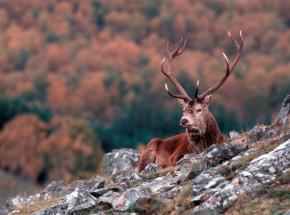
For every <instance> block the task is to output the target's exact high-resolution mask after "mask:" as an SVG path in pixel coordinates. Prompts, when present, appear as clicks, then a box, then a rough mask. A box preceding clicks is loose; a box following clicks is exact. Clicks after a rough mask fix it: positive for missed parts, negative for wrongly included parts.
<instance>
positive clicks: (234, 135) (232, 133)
mask: <svg viewBox="0 0 290 215" xmlns="http://www.w3.org/2000/svg"><path fill="white" fill-rule="evenodd" d="M229 135H230V138H231V139H232V138H236V137H238V136H239V135H240V133H239V132H237V131H234V130H233V131H230V133H229Z"/></svg>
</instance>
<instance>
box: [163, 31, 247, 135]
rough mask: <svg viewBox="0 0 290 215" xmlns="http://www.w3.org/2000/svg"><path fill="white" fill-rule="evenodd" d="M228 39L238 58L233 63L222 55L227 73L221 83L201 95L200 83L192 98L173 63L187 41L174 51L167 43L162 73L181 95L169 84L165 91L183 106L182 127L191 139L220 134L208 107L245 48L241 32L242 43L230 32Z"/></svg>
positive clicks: (182, 42)
mask: <svg viewBox="0 0 290 215" xmlns="http://www.w3.org/2000/svg"><path fill="white" fill-rule="evenodd" d="M227 35H228V37H229V38H230V40H231V41H232V43H233V44H234V45H235V47H236V52H237V53H236V56H235V58H234V60H233V61H232V63H230V62H229V60H228V57H227V56H226V54H225V53H222V55H223V58H224V60H225V64H226V72H225V75H224V76H223V77H222V79H221V80H220V81H218V82H217V83H215V84H214V85H213V86H212V87H210V88H209V89H208V90H206V91H205V92H203V93H201V94H199V89H198V87H199V81H197V84H196V90H195V93H194V97H193V98H192V97H190V96H189V95H188V94H187V92H186V91H185V89H184V88H183V87H182V85H181V84H180V83H179V81H178V80H177V79H176V78H175V77H174V76H173V69H172V63H173V60H174V59H175V58H176V57H177V56H179V55H181V54H182V53H183V51H184V49H185V46H186V42H187V39H181V40H180V42H179V45H178V48H177V49H176V50H174V51H170V50H169V42H168V43H167V49H166V57H164V58H163V60H162V62H161V72H162V73H163V74H164V75H165V76H166V77H167V78H168V79H169V81H170V82H171V83H172V84H173V85H174V86H175V88H176V90H177V91H178V93H179V94H174V93H172V92H170V91H169V89H168V86H167V84H165V89H166V91H167V93H168V94H169V95H170V96H171V97H173V98H176V99H177V100H178V102H179V103H180V104H181V106H182V110H183V116H182V117H181V119H180V125H181V126H182V127H184V128H186V130H187V132H188V134H189V135H190V138H191V139H197V138H200V137H201V136H204V135H206V134H207V133H214V132H215V131H216V132H219V133H220V130H219V128H218V126H217V123H216V120H215V118H214V116H213V115H212V114H211V113H210V112H209V110H208V105H209V102H210V98H211V96H212V94H213V93H214V92H215V91H216V90H218V89H219V88H220V87H221V86H222V85H223V84H224V83H225V81H226V80H227V79H228V77H229V76H230V74H232V72H233V71H234V70H235V68H236V65H237V63H238V62H239V60H240V55H241V50H242V48H243V35H242V31H240V41H239V42H238V41H237V40H236V39H235V38H234V37H233V36H232V35H231V33H230V32H228V34H227ZM165 61H167V62H166V65H167V69H166V70H165V69H164V63H165Z"/></svg>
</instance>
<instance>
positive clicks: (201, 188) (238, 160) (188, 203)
mask: <svg viewBox="0 0 290 215" xmlns="http://www.w3.org/2000/svg"><path fill="white" fill-rule="evenodd" d="M286 106H287V105H286ZM282 108H285V106H283V105H282ZM280 112H281V111H280ZM283 116H284V118H281V120H279V123H278V124H277V123H276V122H275V123H273V125H269V126H264V125H257V126H255V127H254V128H253V129H251V130H250V131H248V132H246V133H243V134H235V135H234V136H233V137H232V138H231V139H229V141H227V142H226V143H224V144H222V145H212V146H211V147H210V148H208V149H207V150H206V151H205V152H203V153H202V154H200V155H198V156H194V155H193V154H188V155H186V156H184V157H183V158H182V159H181V160H180V161H179V162H178V164H177V165H175V166H172V167H168V168H166V169H160V168H158V167H157V166H156V165H155V164H150V165H148V166H147V167H146V168H145V169H144V170H143V171H142V172H141V173H138V172H136V166H137V163H138V160H139V153H138V152H136V151H134V150H130V149H121V150H114V151H113V152H111V153H108V154H106V155H105V157H104V175H105V176H97V177H95V178H93V179H90V180H87V181H83V180H78V181H75V182H73V183H70V184H67V185H65V184H64V183H63V182H52V183H51V184H49V185H48V186H47V187H46V188H45V189H44V190H43V191H42V192H40V193H38V194H35V195H32V196H27V197H21V196H18V197H15V198H12V199H10V200H8V201H7V202H6V205H4V206H3V207H2V209H1V210H0V212H2V213H5V214H7V213H10V214H17V213H20V214H21V213H22V210H23V208H26V210H27V208H28V209H29V208H31V214H34V215H44V214H129V213H131V212H135V213H138V214H170V213H172V214H199V215H200V214H222V213H224V212H226V211H227V210H228V209H229V208H230V207H231V206H232V205H233V204H235V202H236V201H237V199H238V198H239V197H240V196H242V195H244V194H250V195H251V196H253V197H255V196H257V195H258V194H259V192H260V191H259V190H260V188H261V187H265V186H266V187H267V186H272V185H273V184H275V183H277V178H278V177H281V176H282V175H283V174H289V172H290V116H289V114H286V115H285V114H284V115H283ZM289 182H290V180H289ZM54 199H56V201H55V202H54V201H53V200H54ZM47 201H50V202H52V203H51V204H50V205H47V204H44V205H45V206H44V207H43V208H41V209H39V208H37V209H33V207H32V206H33V205H35V204H43V203H45V202H47ZM31 205H32V206H31ZM288 209H289V208H288ZM284 212H285V214H287V213H288V212H287V210H285V211H284Z"/></svg>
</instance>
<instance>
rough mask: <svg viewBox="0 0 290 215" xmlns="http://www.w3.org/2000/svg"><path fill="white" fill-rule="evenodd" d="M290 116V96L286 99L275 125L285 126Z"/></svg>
mask: <svg viewBox="0 0 290 215" xmlns="http://www.w3.org/2000/svg"><path fill="white" fill-rule="evenodd" d="M288 115H290V94H288V95H287V96H286V98H285V99H284V101H283V103H282V105H281V108H280V111H279V113H278V116H277V118H276V119H275V120H274V124H283V123H285V122H286V121H285V120H286V117H287V116H288Z"/></svg>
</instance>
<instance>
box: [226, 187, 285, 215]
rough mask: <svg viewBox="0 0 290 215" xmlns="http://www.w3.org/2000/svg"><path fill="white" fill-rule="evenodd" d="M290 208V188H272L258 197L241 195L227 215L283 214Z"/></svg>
mask: <svg viewBox="0 0 290 215" xmlns="http://www.w3.org/2000/svg"><path fill="white" fill-rule="evenodd" d="M289 208H290V190H285V189H280V188H272V189H269V191H268V192H267V193H266V194H264V195H262V196H260V197H258V198H255V199H253V198H251V197H249V196H248V195H246V194H244V195H242V196H240V197H239V198H238V199H237V201H236V203H235V204H234V206H233V207H232V208H230V209H229V210H228V211H227V212H226V213H225V214H226V215H240V214H243V215H253V214H263V215H274V214H282V213H283V212H284V211H286V210H287V209H289Z"/></svg>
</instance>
